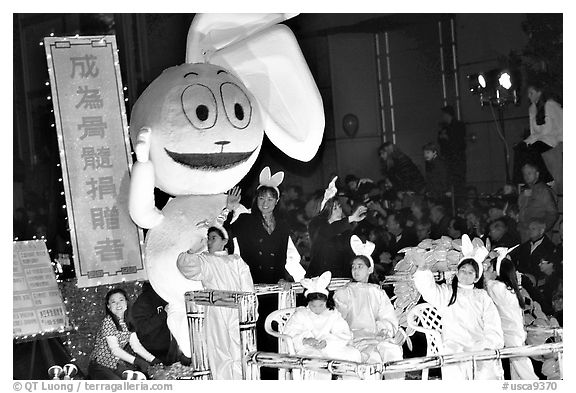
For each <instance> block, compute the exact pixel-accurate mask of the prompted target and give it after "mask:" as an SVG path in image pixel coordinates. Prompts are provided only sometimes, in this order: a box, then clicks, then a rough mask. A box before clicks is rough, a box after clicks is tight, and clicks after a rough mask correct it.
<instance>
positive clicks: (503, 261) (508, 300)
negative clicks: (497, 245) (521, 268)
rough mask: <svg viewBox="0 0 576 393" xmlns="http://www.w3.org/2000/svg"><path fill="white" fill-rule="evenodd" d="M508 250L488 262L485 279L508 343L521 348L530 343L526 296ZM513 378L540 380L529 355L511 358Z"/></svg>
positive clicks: (506, 343)
mask: <svg viewBox="0 0 576 393" xmlns="http://www.w3.org/2000/svg"><path fill="white" fill-rule="evenodd" d="M507 252H508V249H503V250H502V251H501V255H500V256H499V257H498V258H494V259H492V260H491V261H489V262H488V263H486V264H485V266H486V267H485V273H484V281H485V284H486V291H487V292H488V295H490V297H491V298H492V300H493V301H494V304H495V305H496V308H497V309H498V314H500V320H501V323H502V331H503V333H504V346H505V347H520V346H522V345H524V344H525V342H526V330H524V305H525V304H524V296H522V294H521V293H520V288H519V286H518V280H517V277H516V268H515V267H514V263H513V262H512V261H511V260H510V259H508V258H507V257H506V254H507ZM510 377H511V379H531V380H537V379H538V377H537V376H536V374H535V373H534V368H533V367H532V363H531V362H530V359H528V358H527V357H518V358H511V359H510Z"/></svg>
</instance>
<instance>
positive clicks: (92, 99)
mask: <svg viewBox="0 0 576 393" xmlns="http://www.w3.org/2000/svg"><path fill="white" fill-rule="evenodd" d="M44 47H45V49H46V58H47V61H48V72H49V74H50V83H51V87H52V100H53V104H54V115H55V119H56V128H57V132H58V145H59V147H60V162H61V163H62V173H63V176H62V179H63V182H64V190H65V194H66V208H67V212H68V221H69V222H68V224H69V227H70V235H71V241H72V247H73V250H74V255H73V260H74V264H75V268H76V276H77V277H78V287H81V288H82V287H89V286H95V285H103V284H113V283H117V282H121V281H132V280H140V279H145V278H146V273H145V271H144V266H143V258H142V243H143V236H142V231H141V229H139V228H138V227H137V226H136V225H135V224H134V223H133V222H132V220H131V219H130V215H129V213H128V190H129V183H130V169H131V167H132V159H131V156H130V141H129V136H128V124H127V121H126V110H125V107H124V98H123V91H122V80H121V75H120V64H119V62H118V51H117V49H116V39H115V37H114V36H99V37H66V38H62V37H46V38H44Z"/></svg>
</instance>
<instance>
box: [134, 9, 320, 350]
mask: <svg viewBox="0 0 576 393" xmlns="http://www.w3.org/2000/svg"><path fill="white" fill-rule="evenodd" d="M292 16H293V15H285V14H238V15H236V14H201V15H196V17H195V18H194V20H193V22H192V25H191V27H190V31H189V33H188V43H187V52H186V63H185V64H182V65H179V66H175V67H171V68H168V69H166V70H165V71H164V72H163V73H162V74H161V75H160V76H159V77H158V78H157V79H156V80H154V81H153V82H152V83H151V84H150V85H149V86H148V88H147V89H146V90H145V91H144V92H143V93H142V95H141V96H140V97H139V98H138V100H137V102H136V103H135V105H134V107H133V110H132V116H131V123H130V137H131V140H132V144H133V147H134V150H135V153H136V159H137V162H135V163H134V166H133V168H132V177H131V183H130V196H129V210H130V215H131V217H132V219H133V221H134V222H135V223H136V224H137V225H138V226H140V227H142V228H148V229H149V231H148V233H147V235H146V241H145V245H144V249H145V252H144V257H145V266H146V270H147V274H148V278H149V280H150V283H151V284H152V286H153V287H154V289H155V290H156V292H157V293H158V294H159V295H160V296H161V297H162V298H164V299H165V300H166V301H167V302H168V303H169V306H168V327H169V328H170V330H171V332H172V334H173V335H174V337H175V338H176V340H177V342H178V345H179V347H180V349H181V350H182V352H183V353H184V354H185V355H186V356H188V357H190V355H191V350H190V340H189V335H188V325H187V320H186V310H185V303H184V293H185V292H187V291H192V290H200V289H202V284H201V283H200V282H199V281H190V280H187V279H186V278H184V276H183V275H182V274H181V273H180V271H179V270H178V268H177V266H176V260H177V257H178V255H179V253H181V252H183V251H186V250H195V251H197V252H201V251H204V249H205V246H204V242H203V241H202V240H203V239H204V238H205V237H206V227H205V226H201V225H197V224H198V223H200V222H205V221H211V220H213V219H215V218H216V217H217V216H218V215H219V214H220V213H221V212H222V209H223V208H224V207H225V205H226V194H224V193H225V192H226V191H227V190H229V189H230V188H232V187H233V186H235V185H236V184H237V183H238V182H239V181H240V180H241V179H242V178H243V177H244V176H245V175H246V173H247V172H248V171H249V170H250V168H251V167H252V165H253V164H254V162H255V161H256V158H257V156H258V153H259V151H260V148H261V146H262V139H263V136H264V133H266V135H267V136H268V138H269V139H270V140H271V141H272V142H273V143H274V144H275V145H276V146H277V147H278V148H280V149H281V150H282V151H283V152H285V153H286V154H287V155H288V156H290V157H292V158H295V159H298V160H300V161H309V160H310V159H312V158H313V157H314V155H315V154H316V152H317V150H318V147H319V145H320V142H321V140H322V133H323V131H324V111H323V106H322V99H321V97H320V94H319V92H318V89H317V87H316V84H315V82H314V79H313V78H312V76H311V74H310V70H309V69H308V66H307V64H306V62H305V60H304V57H303V56H302V53H301V51H300V48H299V46H298V44H297V42H296V39H295V37H294V35H293V34H292V32H291V31H290V29H289V28H287V27H286V26H284V25H279V24H278V23H279V22H282V21H283V20H286V19H288V18H290V17H292ZM155 187H158V188H159V189H161V190H163V191H164V192H166V193H168V194H170V195H172V196H174V198H172V199H171V200H170V201H169V202H168V203H167V204H166V206H165V207H164V208H163V210H162V211H159V210H158V209H157V208H156V207H155V205H154V188H155Z"/></svg>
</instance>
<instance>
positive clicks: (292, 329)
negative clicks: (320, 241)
mask: <svg viewBox="0 0 576 393" xmlns="http://www.w3.org/2000/svg"><path fill="white" fill-rule="evenodd" d="M331 277H332V274H331V273H330V272H329V271H328V272H325V273H323V274H322V275H321V276H320V277H314V278H311V279H310V278H305V279H303V280H302V281H301V284H302V286H303V287H304V288H306V291H305V292H304V296H305V297H306V300H307V301H308V305H307V306H306V307H298V308H297V309H296V311H295V312H294V314H292V316H291V317H290V319H289V320H288V322H286V326H285V327H284V331H283V333H284V334H286V335H288V336H290V337H292V340H293V342H294V348H295V350H296V353H297V354H298V355H303V356H312V357H322V358H330V359H339V360H348V361H354V362H360V360H361V355H360V352H359V351H358V350H357V349H356V348H353V347H351V346H348V343H349V342H350V340H352V332H351V331H350V328H349V327H348V324H347V323H346V321H345V320H344V318H342V315H340V313H339V312H338V311H337V310H334V309H333V306H332V304H329V302H330V300H331V299H330V300H329V298H328V289H327V287H328V284H330V279H331ZM330 303H331V302H330ZM314 377H315V379H330V378H331V376H330V374H328V373H318V374H317V375H315V376H314Z"/></svg>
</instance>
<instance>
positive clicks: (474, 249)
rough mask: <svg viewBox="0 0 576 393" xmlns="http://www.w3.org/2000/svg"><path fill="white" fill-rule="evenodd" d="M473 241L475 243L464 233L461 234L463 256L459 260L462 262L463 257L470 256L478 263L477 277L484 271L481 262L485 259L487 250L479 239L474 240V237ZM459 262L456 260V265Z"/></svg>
mask: <svg viewBox="0 0 576 393" xmlns="http://www.w3.org/2000/svg"><path fill="white" fill-rule="evenodd" d="M478 240H480V239H478ZM474 242H475V243H476V244H473V242H472V241H471V240H470V238H469V237H468V235H466V234H464V235H462V255H463V256H462V258H461V259H460V262H462V261H463V260H464V259H468V258H472V259H473V260H474V261H475V262H476V264H477V265H478V278H480V277H482V273H483V272H484V265H483V264H482V262H484V259H486V256H488V253H489V251H488V249H487V248H486V247H485V246H484V244H482V241H481V240H480V241H479V242H478V241H476V239H474ZM460 262H458V265H460Z"/></svg>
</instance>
